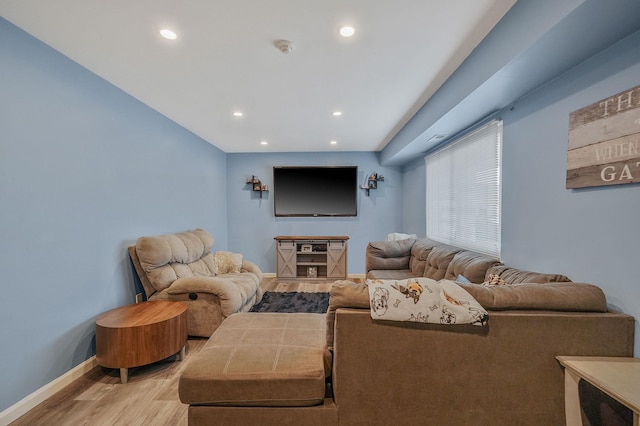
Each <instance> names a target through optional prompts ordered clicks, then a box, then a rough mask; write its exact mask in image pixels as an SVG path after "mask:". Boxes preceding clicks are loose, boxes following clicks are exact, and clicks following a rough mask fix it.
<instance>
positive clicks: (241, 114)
mask: <svg viewBox="0 0 640 426" xmlns="http://www.w3.org/2000/svg"><path fill="white" fill-rule="evenodd" d="M243 115H244V114H243V113H242V112H241V111H235V112H234V113H233V116H234V117H242V116H243Z"/></svg>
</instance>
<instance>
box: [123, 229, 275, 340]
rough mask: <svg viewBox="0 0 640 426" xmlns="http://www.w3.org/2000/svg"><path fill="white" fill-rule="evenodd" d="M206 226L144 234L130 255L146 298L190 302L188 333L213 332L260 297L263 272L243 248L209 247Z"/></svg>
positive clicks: (211, 243)
mask: <svg viewBox="0 0 640 426" xmlns="http://www.w3.org/2000/svg"><path fill="white" fill-rule="evenodd" d="M213 241H214V240H213V237H212V236H211V234H209V233H208V232H207V231H205V230H204V229H195V230H193V231H189V232H181V233H176V234H165V235H158V236H152V237H140V238H138V240H137V241H136V244H135V245H133V246H130V247H129V256H130V257H131V261H132V262H133V265H134V267H135V270H136V272H137V274H138V276H139V277H140V281H141V283H142V287H143V288H144V291H145V293H146V297H147V300H176V301H180V302H184V303H185V304H186V305H187V328H188V333H189V335H190V336H202V337H209V336H210V335H211V334H212V333H213V332H214V330H215V329H216V328H218V326H219V325H220V323H222V321H223V320H224V319H225V318H227V317H228V316H229V315H231V314H233V313H236V312H246V311H249V310H250V309H251V307H252V306H253V305H254V304H256V303H258V302H259V301H260V300H261V299H262V294H263V290H262V288H261V284H262V278H263V277H262V271H261V270H260V268H259V267H258V266H257V265H256V264H254V263H253V262H250V261H248V260H246V259H244V258H243V256H242V255H241V254H239V253H230V252H224V251H218V252H216V253H215V254H214V253H212V252H211V249H212V248H213Z"/></svg>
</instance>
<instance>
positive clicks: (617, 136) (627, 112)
mask: <svg viewBox="0 0 640 426" xmlns="http://www.w3.org/2000/svg"><path fill="white" fill-rule="evenodd" d="M634 182H640V86H636V87H634V88H632V89H629V90H625V91H624V92H621V93H618V94H616V95H613V96H611V97H609V98H606V99H603V100H601V101H598V102H595V103H593V104H591V105H589V106H586V107H584V108H582V109H579V110H577V111H574V112H572V113H571V114H570V115H569V149H568V151H567V188H585V187H589V186H603V185H620V184H624V183H634Z"/></svg>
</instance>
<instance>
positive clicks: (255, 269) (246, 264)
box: [240, 259, 264, 284]
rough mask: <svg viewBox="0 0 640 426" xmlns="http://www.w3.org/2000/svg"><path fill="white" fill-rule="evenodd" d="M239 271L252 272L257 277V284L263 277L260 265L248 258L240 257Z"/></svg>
mask: <svg viewBox="0 0 640 426" xmlns="http://www.w3.org/2000/svg"><path fill="white" fill-rule="evenodd" d="M240 271H241V272H250V273H252V274H254V275H255V276H256V277H258V284H261V283H262V280H263V278H264V277H263V276H262V270H260V267H259V266H258V265H256V264H255V263H253V262H251V261H250V260H247V259H242V266H241V267H240Z"/></svg>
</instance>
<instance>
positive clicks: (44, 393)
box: [0, 356, 98, 426]
mask: <svg viewBox="0 0 640 426" xmlns="http://www.w3.org/2000/svg"><path fill="white" fill-rule="evenodd" d="M97 365H98V363H97V362H96V357H95V356H92V357H91V358H89V359H88V360H86V361H85V362H83V363H82V364H80V365H78V366H76V367H74V368H72V369H71V370H69V371H67V372H66V373H64V374H63V375H62V376H60V377H58V378H57V379H55V380H53V381H51V382H49V383H47V384H46V385H44V386H43V387H41V388H40V389H38V390H36V391H35V392H33V393H32V394H30V395H27V396H26V397H24V398H22V399H21V400H20V401H18V402H16V403H15V404H13V405H12V406H11V407H9V408H7V409H6V410H4V411H3V412H1V413H0V426H7V425H8V424H9V423H11V422H13V421H15V420H16V419H18V417H20V416H22V415H24V414H26V413H27V412H28V411H29V410H31V409H32V408H34V407H35V406H36V405H38V404H40V403H41V402H43V401H44V400H46V399H47V398H50V397H52V396H53V395H54V394H55V393H57V392H59V391H60V390H62V389H63V388H64V387H65V386H67V385H69V384H71V383H72V382H73V381H74V380H77V379H79V378H80V377H82V376H83V375H84V374H86V373H88V372H89V371H91V370H92V369H93V368H94V367H96V366H97Z"/></svg>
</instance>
